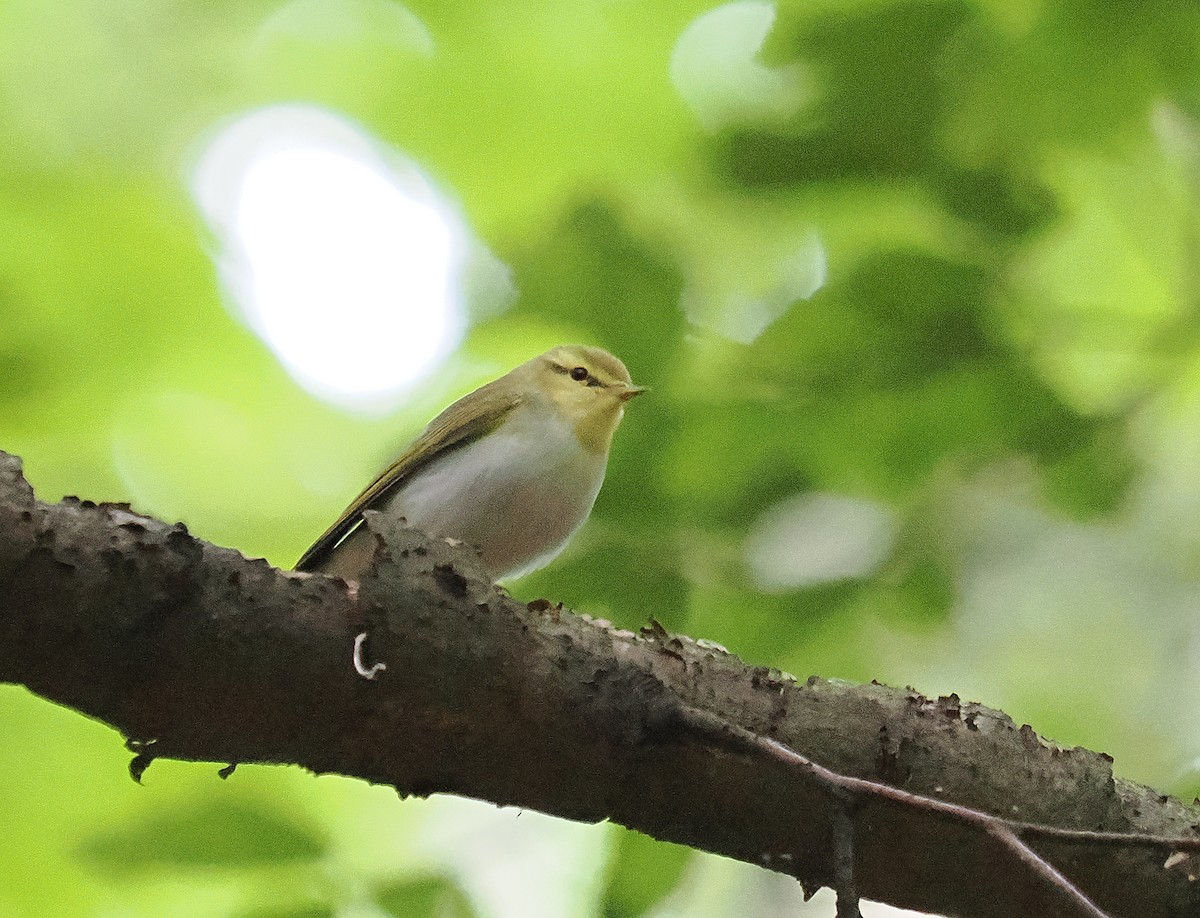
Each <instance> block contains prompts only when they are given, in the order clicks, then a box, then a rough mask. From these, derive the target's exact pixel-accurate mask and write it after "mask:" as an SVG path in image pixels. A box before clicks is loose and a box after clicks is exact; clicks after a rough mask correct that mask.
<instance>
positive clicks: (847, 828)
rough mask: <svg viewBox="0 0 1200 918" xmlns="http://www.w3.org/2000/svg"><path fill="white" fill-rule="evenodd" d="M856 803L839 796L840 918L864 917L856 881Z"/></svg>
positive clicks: (836, 862)
mask: <svg viewBox="0 0 1200 918" xmlns="http://www.w3.org/2000/svg"><path fill="white" fill-rule="evenodd" d="M853 810H854V801H853V800H850V799H847V795H846V794H844V793H839V794H837V805H836V806H835V807H834V811H833V845H834V856H833V871H834V878H835V881H836V889H835V891H836V892H837V918H862V913H861V912H860V911H859V910H858V885H857V883H856V882H855V879H854V816H853Z"/></svg>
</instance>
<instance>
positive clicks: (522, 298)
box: [0, 0, 1200, 918]
mask: <svg viewBox="0 0 1200 918" xmlns="http://www.w3.org/2000/svg"><path fill="white" fill-rule="evenodd" d="M1198 116H1200V9H1198V8H1196V7H1195V5H1194V4H1188V3H1180V2H1166V0H1163V2H1158V3H1145V4H1138V5H1137V9H1136V14H1135V12H1134V11H1133V10H1131V9H1129V8H1128V7H1127V5H1125V4H1113V3H1112V2H1110V0H1066V2H1057V3H1049V2H1042V0H1016V2H1014V0H900V2H889V0H802V2H801V0H796V2H792V0H787V2H780V3H773V2H769V0H738V2H733V3H728V4H725V5H711V4H710V3H706V2H704V0H698V2H686V0H685V2H669V0H597V2H591V3H579V2H570V0H529V2H526V3H521V4H512V3H506V2H497V0H480V2H476V3H471V4H461V3H447V2H441V3H439V2H436V0H411V2H407V3H400V2H394V0H290V2H283V0H269V2H268V0H248V2H247V0H237V2H229V0H218V2H207V3H196V2H185V0H165V2H164V0H155V2H150V0H0V125H2V131H3V133H2V136H3V142H2V143H0V448H2V449H4V450H7V451H10V452H13V453H16V454H18V455H20V456H22V457H23V458H24V459H25V463H26V471H27V475H28V478H29V480H30V481H31V483H32V484H33V485H34V487H35V488H36V489H37V492H38V494H39V496H40V497H41V498H42V499H44V500H57V499H59V498H60V497H62V496H63V495H64V494H78V495H81V496H84V497H87V498H91V499H94V500H117V501H131V502H132V503H133V505H134V506H135V508H137V509H138V510H140V511H143V512H146V513H150V514H153V515H155V516H158V517H161V518H163V519H165V520H168V521H175V520H183V521H185V522H186V523H187V525H188V526H189V527H190V529H191V530H192V531H193V532H194V533H196V534H197V535H198V536H200V537H202V538H204V539H208V540H211V541H213V542H217V543H219V544H222V545H227V546H232V547H235V548H238V549H240V550H242V551H243V552H245V553H246V554H247V555H249V556H265V557H266V558H268V559H269V560H270V561H271V562H272V563H274V564H277V565H281V566H289V565H291V564H292V563H293V562H294V561H295V559H296V558H297V557H298V555H299V554H300V552H301V551H302V550H303V549H304V548H305V547H306V546H307V545H308V544H309V543H310V542H311V541H312V539H313V538H314V537H315V536H316V535H317V534H318V533H319V532H320V531H321V530H323V529H324V528H325V526H326V525H327V524H328V523H329V522H330V521H331V520H332V519H333V518H334V516H335V515H336V514H337V513H338V512H339V511H340V510H341V509H342V508H343V506H344V505H345V504H346V503H347V502H348V501H349V499H350V498H351V497H353V496H354V495H355V494H356V493H357V492H358V490H359V489H360V488H361V487H362V486H363V485H364V484H365V483H366V482H367V481H368V480H369V479H370V478H371V477H372V476H373V475H374V474H375V472H376V471H377V470H378V469H379V468H380V467H381V465H382V464H383V463H384V462H386V461H387V459H388V458H389V457H390V456H391V455H393V454H394V453H395V452H396V451H397V450H398V449H399V448H400V447H402V446H403V445H404V444H405V443H406V442H407V441H408V440H409V439H410V438H411V437H412V436H413V435H415V433H416V432H417V431H418V430H419V428H420V427H421V426H422V425H423V424H424V422H425V421H427V420H428V419H429V418H430V417H431V416H432V415H433V414H434V413H435V412H436V411H437V410H438V409H440V408H441V407H443V406H444V405H445V404H447V403H448V402H449V401H451V400H452V399H454V398H455V397H457V396H459V395H461V394H463V393H465V392H466V391H468V390H470V389H472V388H473V387H475V386H477V385H479V384H480V383H482V382H484V381H486V380H488V379H490V378H492V377H494V376H496V375H499V374H500V373H502V372H504V371H506V370H508V369H509V368H511V367H512V366H514V365H515V364H517V363H519V362H521V361H523V360H525V359H527V358H529V357H530V356H532V355H534V354H536V353H539V352H540V351H542V350H544V349H545V348H547V347H549V346H551V345H553V344H556V343H561V342H569V341H580V342H588V343H594V344H599V345H602V346H604V347H607V348H609V349H611V350H612V351H614V352H615V353H616V354H618V355H619V356H621V357H622V358H623V359H624V360H625V361H626V363H627V364H628V365H629V367H630V369H631V371H632V373H633V376H634V378H635V380H636V381H637V382H639V383H642V384H644V385H649V386H652V387H653V389H654V394H653V395H652V396H650V397H647V398H645V399H641V400H639V401H638V402H637V403H635V404H633V405H632V406H631V408H630V411H629V413H628V417H627V419H626V421H625V423H624V425H623V427H622V429H621V431H620V433H619V435H618V437H617V440H616V444H615V447H614V451H613V456H612V462H611V464H610V468H609V476H608V482H607V484H606V485H605V488H604V490H603V492H602V493H601V495H600V499H599V501H598V503H597V506H596V510H595V513H594V514H593V517H592V519H591V521H590V522H589V523H588V525H587V526H586V527H585V529H584V531H583V532H582V533H581V534H580V535H579V536H578V537H577V538H576V539H575V541H574V543H573V544H572V546H571V548H570V549H569V551H568V552H567V553H566V554H565V555H564V556H563V557H562V558H561V559H560V560H559V561H558V562H557V563H556V564H555V565H553V566H552V567H551V568H549V569H548V570H546V571H544V572H540V573H538V574H536V575H534V576H531V577H529V578H526V579H525V580H521V581H517V582H514V583H512V584H510V585H509V586H510V588H511V590H512V592H513V593H514V595H515V596H517V597H518V598H521V599H533V598H536V597H540V596H545V597H548V598H551V599H553V600H555V601H558V600H561V601H563V602H565V603H567V604H568V605H569V606H572V607H575V608H578V609H580V610H585V611H587V612H590V613H592V614H594V615H599V616H604V617H607V618H609V619H611V620H613V621H615V622H617V623H620V624H622V625H625V626H630V627H638V626H640V625H642V624H643V623H645V622H646V620H647V618H648V617H649V616H651V615H653V616H654V617H655V618H657V619H658V620H659V621H661V622H662V623H663V624H664V625H665V626H666V627H667V628H669V629H672V630H678V631H683V632H686V633H688V634H691V635H693V636H695V637H702V638H707V639H710V640H714V641H718V642H720V643H721V644H724V645H725V646H727V647H728V648H729V649H730V650H732V651H734V652H735V653H737V654H739V655H741V656H742V657H743V658H744V659H745V660H747V661H749V662H751V663H754V664H763V665H770V666H775V667H779V668H780V669H783V670H785V671H788V672H791V673H794V674H795V675H797V676H798V677H800V678H804V677H807V676H808V675H810V674H819V675H821V676H826V677H839V678H844V679H851V680H864V681H865V680H869V679H879V680H881V681H883V682H887V683H890V684H893V685H898V686H902V685H912V686H915V687H916V688H918V689H919V690H920V691H922V692H924V693H927V694H939V693H948V692H951V691H954V692H957V693H958V694H959V695H960V696H962V697H963V698H964V699H970V700H977V701H982V702H984V703H986V704H989V705H993V706H997V707H1001V708H1003V709H1004V710H1006V711H1007V712H1009V713H1010V714H1011V715H1012V716H1013V717H1014V718H1015V719H1016V721H1017V722H1018V723H1024V722H1028V723H1030V724H1032V725H1033V726H1034V727H1035V728H1036V729H1038V730H1039V731H1041V732H1042V733H1043V734H1044V735H1046V736H1048V737H1050V738H1053V739H1055V740H1057V741H1059V742H1061V743H1064V744H1067V745H1074V744H1081V745H1086V746H1088V747H1091V748H1093V749H1097V750H1101V751H1104V752H1107V753H1110V754H1111V755H1113V756H1114V757H1115V759H1116V765H1115V767H1116V770H1117V772H1118V773H1119V774H1121V775H1123V776H1125V777H1128V778H1132V779H1136V780H1139V781H1143V782H1147V783H1150V784H1153V785H1154V786H1155V787H1157V788H1159V789H1161V790H1164V791H1169V792H1172V793H1178V794H1181V795H1184V796H1186V797H1187V798H1189V799H1190V798H1191V797H1192V796H1194V795H1195V794H1196V793H1198V792H1200V720H1198V719H1197V718H1196V716H1195V711H1196V710H1197V707H1198V703H1200V634H1198V629H1200V528H1198V527H1197V525H1196V519H1197V516H1198V514H1200V314H1198V307H1200V274H1198V271H1197V257H1198V255H1200V225H1198V222H1197V215H1198V210H1197V193H1198V191H1200V122H1198V121H1197V117H1198ZM395 741H396V742H403V741H404V740H403V737H396V738H395ZM129 758H130V755H129V753H127V752H126V751H125V750H124V749H123V748H122V744H121V738H120V737H119V736H118V735H117V734H116V733H115V732H113V731H112V730H110V729H108V728H106V727H103V726H101V725H99V724H96V723H93V722H90V721H88V720H86V719H84V718H83V717H80V716H79V715H76V714H74V713H71V712H68V711H66V710H64V709H61V708H57V707H54V706H52V705H50V704H49V703H46V702H43V701H41V700H39V699H37V698H34V697H32V696H31V695H29V694H28V693H27V692H25V691H24V690H22V689H19V688H15V687H12V686H4V687H0V813H2V814H3V822H2V825H3V830H4V831H3V835H4V840H3V842H2V843H0V845H2V849H3V856H2V857H0V915H2V916H5V918H7V916H15V918H27V916H44V915H58V916H66V918H71V916H95V918H116V916H184V918H186V916H217V918H225V916H229V918H324V916H335V915H336V916H339V918H347V916H354V918H368V916H370V918H379V916H412V918H427V916H428V918H466V916H479V918H518V916H524V918H540V916H546V918H559V916H564V918H591V916H602V918H639V916H646V918H675V916H680V918H682V916H700V918H720V916H731V915H736V916H739V918H756V916H774V915H778V914H782V913H784V912H786V913H787V914H794V915H802V916H811V918H823V916H829V915H832V913H833V905H832V902H831V899H830V897H828V896H827V895H822V896H819V897H818V898H817V899H816V900H814V902H812V903H809V904H808V905H802V903H801V900H800V890H799V888H798V887H797V885H796V884H795V883H794V882H792V881H790V880H788V879H787V878H784V877H780V876H776V875H772V874H769V873H766V872H763V871H759V870H757V869H755V868H751V867H748V866H745V865H740V864H735V863H731V862H728V861H723V860H720V859H717V858H713V857H708V856H702V855H698V854H694V853H692V852H689V851H687V850H685V849H680V848H675V847H671V846H666V845H661V844H658V843H655V842H652V841H650V840H648V839H646V838H643V837H641V836H638V835H635V834H633V833H629V832H626V831H624V830H622V829H620V828H618V827H615V826H608V825H600V826H581V825H574V824H570V823H566V822H562V821H557V820H552V819H548V818H544V817H541V816H539V815H537V814H533V813H517V812H515V811H508V810H506V811H500V810H496V809H495V808H493V807H490V806H487V805H483V804H478V803H473V802H469V801H464V800H459V799H453V798H436V799H432V800H426V801H422V800H407V801H403V802H402V801H400V800H398V799H397V798H396V796H395V795H394V794H393V793H391V792H389V791H388V790H387V789H386V788H378V787H368V786H366V785H364V784H362V783H361V782H355V781H348V780H343V779H338V778H334V777H322V778H313V777H311V776H309V775H307V774H304V773H302V772H300V771H299V770H298V769H292V768H255V767H243V768H240V769H239V770H238V771H237V773H236V774H235V775H233V776H232V777H231V778H230V779H229V780H228V781H227V782H222V781H220V780H218V779H217V776H216V767H215V766H204V765H183V764H177V763H169V762H157V763H156V764H155V765H154V766H153V768H151V769H150V771H149V772H148V773H147V776H146V786H144V787H138V786H136V785H135V784H134V783H133V782H132V781H130V780H129V778H128V776H127V774H126V764H127V762H128V760H129ZM873 914H874V915H877V916H878V915H883V914H896V913H895V912H894V911H892V910H887V909H882V908H877V909H875V911H874V913H873Z"/></svg>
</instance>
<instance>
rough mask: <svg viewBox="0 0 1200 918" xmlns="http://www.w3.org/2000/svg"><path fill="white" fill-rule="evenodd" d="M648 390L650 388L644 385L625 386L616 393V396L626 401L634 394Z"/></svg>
mask: <svg viewBox="0 0 1200 918" xmlns="http://www.w3.org/2000/svg"><path fill="white" fill-rule="evenodd" d="M649 391H650V390H649V389H647V388H646V387H645V386H626V387H625V388H623V389H622V390H621V391H620V392H618V393H617V398H619V399H620V400H621V401H623V402H627V401H629V400H630V399H631V398H633V397H634V396H635V395H641V394H642V393H643V392H649Z"/></svg>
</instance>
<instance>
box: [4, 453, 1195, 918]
mask: <svg viewBox="0 0 1200 918" xmlns="http://www.w3.org/2000/svg"><path fill="white" fill-rule="evenodd" d="M370 526H371V528H372V529H373V530H374V531H375V532H376V533H377V534H378V536H379V539H380V547H379V550H378V552H377V562H378V563H377V567H376V569H375V570H374V571H373V572H372V573H371V574H370V575H369V576H368V577H367V578H366V579H364V580H363V582H362V583H361V584H360V585H359V589H358V591H357V592H352V591H350V590H348V589H347V588H346V586H345V585H344V584H342V583H341V582H340V581H337V580H330V579H327V578H324V577H310V576H301V575H295V574H288V573H284V572H281V571H278V570H275V569H273V568H272V567H270V565H268V564H267V563H266V562H265V561H261V560H258V561H248V560H246V559H245V558H243V557H242V556H241V555H240V554H238V553H237V552H234V551H231V550H228V549H223V548H218V547H215V546H212V545H208V544H206V543H204V542H201V541H199V540H197V539H194V538H192V537H191V536H189V535H188V534H187V531H186V530H185V529H184V528H183V527H182V526H168V525H165V524H163V523H160V522H157V521H155V520H152V519H149V518H147V517H143V516H139V515H137V514H135V513H133V512H131V511H130V509H129V508H128V507H125V506H120V505H101V506H96V505H94V504H91V503H89V502H86V501H83V502H81V501H78V500H74V499H68V500H65V501H63V502H62V503H60V504H54V505H47V504H43V503H40V502H37V501H36V500H35V499H34V496H33V493H32V491H31V489H30V488H29V486H28V485H27V484H26V483H25V481H24V478H23V477H22V475H21V468H20V463H19V461H18V460H16V459H14V458H12V457H8V456H7V455H5V454H2V453H0V680H2V681H7V682H15V683H21V684H24V685H26V686H28V687H29V688H30V689H32V690H33V691H35V692H37V693H39V694H41V695H43V696H45V697H46V698H49V699H51V700H53V701H57V702H59V703H62V704H66V705H69V706H71V707H73V708H75V709H77V710H79V711H82V712H84V713H86V714H89V715H91V716H93V717H97V718H99V719H101V720H104V721H106V722H107V723H109V724H112V725H113V726H115V727H116V728H117V729H119V730H120V731H122V732H123V733H124V734H125V735H126V736H127V737H129V738H130V739H131V741H132V742H133V743H134V748H136V750H137V751H138V757H137V758H136V759H135V764H136V765H137V766H138V767H144V766H145V765H147V764H149V762H150V761H152V760H153V758H155V757H170V758H176V759H186V760H194V761H213V762H221V763H226V762H229V763H239V762H258V763H291V764H298V765H302V766H304V767H305V768H308V769H311V770H312V771H314V772H318V773H320V772H335V773H338V774H343V775H349V776H354V777H359V778H363V779H366V780H368V781H373V782H378V783H385V784H390V785H393V786H395V787H396V788H397V789H398V790H399V791H400V792H401V794H402V795H403V794H419V795H425V794H430V793H435V792H443V793H455V794H461V795H464V796H469V797H478V798H480V799H484V800H490V801H492V802H494V803H497V804H500V805H515V806H521V807H526V808H530V809H537V810H541V811H543V812H547V813H552V814H555V815H559V816H563V817H566V818H569V819H577V820H584V821H597V820H601V819H612V820H614V821H616V822H620V823H622V824H624V825H628V826H631V827H633V828H636V829H639V830H641V831H643V832H646V833H647V834H650V835H653V836H655V837H657V838H662V839H666V840H669V841H674V842H678V843H682V844H686V845H691V846H693V847H696V848H700V849H704V850H707V851H714V852H717V853H720V854H725V855H728V856H731V857H735V858H739V859H741V860H745V861H749V862H752V863H756V864H762V865H764V866H767V867H769V868H771V869H773V870H778V871H781V872H783V873H787V874H790V875H792V876H795V877H797V878H798V879H800V880H801V881H802V882H803V883H804V885H805V888H806V889H807V890H809V891H813V890H815V889H817V888H818V887H819V886H822V885H831V886H835V887H839V886H840V888H841V889H842V890H843V892H844V899H845V900H846V904H845V908H846V912H845V913H846V914H853V912H852V911H851V910H850V909H851V907H852V904H851V902H850V898H851V897H853V898H857V896H859V895H862V896H865V897H868V898H871V899H876V900H880V901H885V902H890V903H893V904H895V905H899V906H905V907H909V908H917V909H921V910H924V911H934V912H941V913H944V914H949V915H969V916H984V918H990V916H996V918H1001V916H1011V915H1018V914H1024V915H1039V916H1047V918H1054V916H1072V918H1074V916H1077V915H1081V914H1108V915H1112V916H1117V918H1123V916H1131V918H1132V916H1139V918H1156V916H1162V918H1167V916H1182V915H1193V914H1200V891H1198V889H1197V884H1195V883H1193V882H1191V880H1190V879H1189V876H1188V874H1189V872H1190V873H1194V872H1195V870H1194V868H1191V867H1190V866H1189V865H1191V864H1193V863H1194V861H1195V857H1194V855H1192V854H1191V853H1190V852H1193V851H1195V850H1197V848H1198V847H1200V842H1197V841H1196V839H1197V838H1200V834H1198V830H1197V827H1196V824H1197V823H1198V822H1200V810H1198V809H1197V808H1195V807H1187V806H1185V805H1183V804H1182V803H1180V802H1179V801H1176V800H1174V799H1171V798H1168V797H1163V796H1160V795H1158V794H1156V793H1154V792H1153V791H1151V790H1149V789H1148V788H1145V787H1140V786H1138V785H1134V784H1131V783H1129V782H1125V781H1120V780H1115V779H1114V778H1113V776H1112V771H1111V760H1109V759H1108V758H1107V757H1105V756H1102V755H1097V754H1095V753H1091V752H1088V751H1086V750H1082V749H1062V748H1059V747H1057V746H1055V745H1053V744H1051V743H1048V742H1046V741H1044V740H1042V739H1040V738H1039V737H1038V736H1037V735H1036V734H1035V733H1034V732H1033V731H1032V730H1031V729H1030V728H1028V727H1020V728H1018V727H1017V726H1016V725H1015V724H1013V723H1012V721H1011V720H1010V719H1009V718H1007V717H1006V716H1005V715H1004V714H1002V713H1000V712H998V711H994V710H989V709H987V708H984V707H982V706H980V705H975V704H962V703H960V702H959V700H958V698H957V697H955V696H950V697H949V698H941V699H937V700H930V699H927V698H924V697H922V696H921V695H919V694H917V693H916V692H913V691H911V690H909V691H898V690H895V689H890V688H886V687H884V686H879V685H849V684H845V683H835V682H826V681H823V680H820V679H816V678H813V679H809V680H808V681H807V682H803V683H797V682H795V681H793V680H791V679H790V678H789V677H787V676H785V675H783V674H781V673H779V672H778V671H775V670H768V669H765V668H754V667H748V666H746V665H745V664H743V663H742V662H741V661H739V660H738V659H737V658H736V657H734V656H732V655H730V654H727V653H724V652H723V651H721V650H720V649H718V648H715V647H713V646H712V645H707V644H704V643H702V642H700V643H698V642H695V641H692V640H690V639H688V638H683V637H678V636H672V635H669V634H667V633H666V632H664V631H663V630H662V629H661V628H659V627H657V626H652V627H650V628H648V629H645V630H644V631H643V633H641V634H632V633H630V632H624V631H619V630H616V629H614V628H612V627H611V626H609V625H607V624H606V623H603V622H596V621H593V620H591V619H588V618H587V617H585V616H580V615H573V614H571V613H569V612H565V611H563V610H561V608H558V607H552V606H551V605H550V604H549V603H546V602H544V601H539V602H535V603H531V604H529V605H528V606H525V605H522V604H519V603H517V602H514V601H513V600H512V599H510V598H508V597H507V596H506V595H504V593H503V592H502V591H500V590H498V589H497V588H495V587H494V586H492V585H491V584H490V583H488V582H487V579H486V578H485V577H484V576H483V574H482V572H481V571H480V569H479V568H478V566H477V564H476V563H475V561H474V559H473V558H472V557H471V556H470V554H469V553H467V552H464V551H463V550H462V549H460V548H456V547H454V546H451V545H448V544H446V543H444V542H433V541H430V540H428V539H427V538H425V537H424V536H422V535H421V534H419V533H416V532H414V531H412V530H406V529H403V528H401V527H398V526H394V525H391V524H389V523H388V522H387V521H385V520H383V519H381V518H378V517H376V518H373V519H372V520H370ZM364 633H365V634H366V635H367V637H366V638H361V639H358V638H359V636H360V635H362V634H364ZM356 639H358V640H357V641H356ZM381 663H382V664H384V665H385V666H386V669H383V668H378V664H381ZM368 672H370V673H374V676H375V678H373V679H367V678H364V675H365V674H366V673H368ZM801 751H802V752H801ZM832 787H838V788H840V789H841V791H842V793H838V794H834V793H831V792H830V790H831V788H832ZM1176 837H1177V838H1176ZM1168 862H1169V863H1170V864H1171V867H1170V868H1168V867H1167V866H1165V865H1166V864H1167V863H1168ZM1039 864H1040V865H1044V868H1045V869H1043V866H1039ZM1054 876H1058V877H1060V878H1061V879H1062V882H1060V881H1058V880H1054V879H1052V878H1053V877H1054ZM1048 877H1049V878H1051V879H1048ZM1064 884H1065V885H1064ZM1069 890H1075V892H1076V893H1078V896H1079V899H1078V900H1072V894H1071V893H1070V892H1069ZM1081 902H1087V903H1090V904H1093V907H1094V908H1095V909H1097V911H1096V912H1094V913H1093V912H1088V911H1086V910H1081V909H1082V906H1081V904H1080V903H1081Z"/></svg>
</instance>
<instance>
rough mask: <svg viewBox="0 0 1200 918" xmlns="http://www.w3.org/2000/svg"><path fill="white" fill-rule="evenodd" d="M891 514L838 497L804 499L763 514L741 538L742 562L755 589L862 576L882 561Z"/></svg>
mask: <svg viewBox="0 0 1200 918" xmlns="http://www.w3.org/2000/svg"><path fill="white" fill-rule="evenodd" d="M894 537H895V523H894V521H893V519H892V515H891V514H890V513H889V512H888V511H887V510H886V509H885V508H883V507H880V506H879V505H878V504H873V503H870V502H868V501H864V500H857V499H855V498H852V497H843V496H841V495H837V494H803V495H800V496H798V497H793V498H790V499H788V500H785V501H782V502H781V503H779V504H776V505H775V506H774V507H771V508H770V509H769V510H767V511H766V512H765V513H764V514H763V515H762V516H761V517H759V519H758V521H757V522H756V523H755V525H754V528H753V530H752V531H751V532H750V535H749V536H748V537H747V538H746V563H747V565H748V566H749V568H750V572H751V574H752V575H753V578H754V582H755V584H756V585H757V586H758V588H759V589H761V590H763V591H765V592H768V593H774V592H783V591H785V590H793V589H797V588H798V587H803V586H811V585H812V584H816V583H829V582H831V581H836V580H847V579H850V578H855V577H866V576H868V575H869V574H871V573H872V572H873V571H875V570H876V569H877V568H878V567H879V565H880V564H882V563H883V561H884V560H885V559H886V558H887V556H888V552H889V551H890V550H891V547H892V541H893V539H894Z"/></svg>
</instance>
